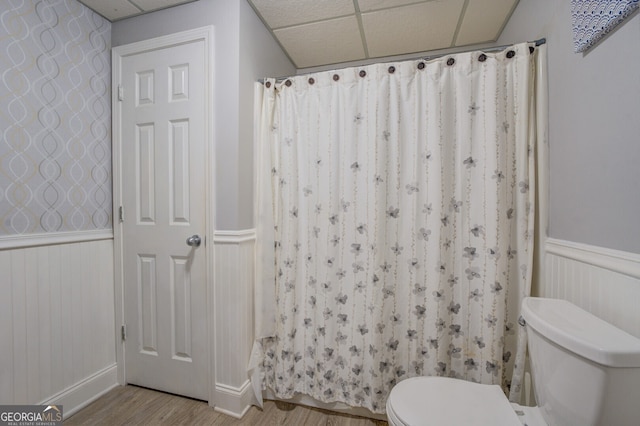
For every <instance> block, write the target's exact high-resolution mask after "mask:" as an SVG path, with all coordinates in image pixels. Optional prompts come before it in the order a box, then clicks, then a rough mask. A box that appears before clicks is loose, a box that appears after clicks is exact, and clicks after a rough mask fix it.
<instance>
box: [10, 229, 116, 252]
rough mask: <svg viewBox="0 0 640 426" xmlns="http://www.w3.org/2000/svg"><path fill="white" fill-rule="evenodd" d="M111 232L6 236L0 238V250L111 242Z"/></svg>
mask: <svg viewBox="0 0 640 426" xmlns="http://www.w3.org/2000/svg"><path fill="white" fill-rule="evenodd" d="M112 239H113V230H111V229H98V230H94V231H73V232H52V233H49V234H31V235H7V236H3V237H0V250H9V249H17V248H27V247H38V246H51V245H56V244H70V243H82V242H87V241H100V240H112Z"/></svg>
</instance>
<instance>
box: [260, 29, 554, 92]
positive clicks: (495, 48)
mask: <svg viewBox="0 0 640 426" xmlns="http://www.w3.org/2000/svg"><path fill="white" fill-rule="evenodd" d="M546 42H547V39H546V38H540V39H538V40H535V41H531V42H529V43H535V45H536V47H538V46H541V45H543V44H546ZM511 46H513V44H505V45H502V46H493V47H487V48H486V49H478V48H475V49H468V50H461V51H459V52H452V53H437V54H435V55H429V56H417V57H414V58H406V59H401V60H400V61H399V62H401V61H416V60H418V59H422V60H424V61H429V60H431V59H436V58H441V57H443V56H447V55H456V54H458V53H467V52H474V51H476V50H477V51H479V52H500V51H502V50H504V49H506V48H507V47H511ZM353 66H357V65H353ZM353 66H348V67H343V68H335V69H333V70H331V71H337V70H340V69H344V68H351V67H353ZM316 72H318V71H313V72H308V73H304V74H296V75H293V76H288V77H277V78H276V79H275V80H276V83H280V82H282V81H285V80H286V79H288V78H293V77H299V76H302V75H309V74H315V73H316ZM265 80H266V78H261V79H259V80H258V83H263V84H264V82H265Z"/></svg>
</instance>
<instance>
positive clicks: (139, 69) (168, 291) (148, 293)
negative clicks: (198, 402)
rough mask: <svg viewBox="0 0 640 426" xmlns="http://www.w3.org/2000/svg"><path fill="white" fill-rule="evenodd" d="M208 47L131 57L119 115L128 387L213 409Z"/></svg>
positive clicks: (199, 44)
mask: <svg viewBox="0 0 640 426" xmlns="http://www.w3.org/2000/svg"><path fill="white" fill-rule="evenodd" d="M204 44H205V43H204V42H203V41H202V40H200V41H193V42H190V43H186V44H181V45H178V46H173V47H164V48H158V49H155V50H150V51H146V52H144V53H138V54H134V55H130V56H125V57H123V58H122V61H121V67H120V70H121V81H120V86H121V88H122V89H121V91H120V92H119V97H120V99H121V101H120V102H121V105H120V107H121V108H120V109H119V111H120V113H121V116H120V123H121V124H120V134H121V177H122V178H121V198H122V204H123V213H124V214H123V222H122V224H121V225H122V256H123V257H122V268H123V279H124V281H123V287H124V291H123V297H124V301H123V310H124V314H123V315H124V319H125V324H126V341H125V343H124V345H125V350H124V352H125V376H126V377H125V379H126V382H127V383H132V384H136V385H141V386H145V387H149V388H153V389H158V390H162V391H166V392H171V393H176V394H180V395H185V396H189V397H192V398H198V399H203V400H207V399H208V391H207V383H208V382H207V380H208V379H207V378H208V375H209V374H208V368H207V366H208V360H207V357H208V350H207V345H208V340H207V334H206V333H207V323H206V321H207V302H206V301H207V290H206V288H207V286H206V260H205V247H204V244H205V241H204V236H205V233H206V230H205V226H206V223H205V220H206V199H207V198H206V194H205V188H206V184H205V183H206V182H205V178H206V158H207V156H206V152H207V151H206V134H207V132H206V126H207V123H206V120H207V117H206V116H205V111H206V110H207V109H206V105H205V102H206V96H205V87H207V84H206V75H205V74H206V68H205V63H206V62H205V55H206V51H205V46H204ZM198 239H200V244H198Z"/></svg>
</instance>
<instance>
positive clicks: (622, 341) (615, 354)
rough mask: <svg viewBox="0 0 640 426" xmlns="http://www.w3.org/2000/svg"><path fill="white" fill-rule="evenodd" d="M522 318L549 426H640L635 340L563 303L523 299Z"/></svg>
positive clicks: (639, 353) (639, 345)
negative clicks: (524, 322)
mask: <svg viewBox="0 0 640 426" xmlns="http://www.w3.org/2000/svg"><path fill="white" fill-rule="evenodd" d="M522 316H523V318H524V319H525V321H526V325H527V338H528V343H529V357H530V362H531V371H532V374H533V385H534V390H535V395H536V400H537V402H538V407H539V408H540V411H541V413H542V416H543V417H544V419H545V420H546V422H547V423H548V424H549V425H557V426H565V425H567V426H568V425H571V426H573V425H635V426H637V425H639V424H640V339H638V338H636V337H633V336H631V335H630V334H627V333H625V332H624V331H622V330H620V329H619V328H616V327H615V326H613V325H611V324H609V323H607V322H605V321H603V320H601V319H600V318H598V317H596V316H594V315H592V314H590V313H588V312H586V311H584V310H582V309H580V308H579V307H577V306H575V305H573V304H572V303H570V302H568V301H566V300H557V299H544V298H536V297H528V298H525V299H524V301H523V303H522Z"/></svg>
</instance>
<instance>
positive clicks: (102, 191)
mask: <svg viewBox="0 0 640 426" xmlns="http://www.w3.org/2000/svg"><path fill="white" fill-rule="evenodd" d="M110 48H111V24H110V23H109V22H108V21H107V20H105V19H104V18H102V17H101V16H99V15H97V14H96V13H95V12H92V11H91V10H89V9H88V8H86V7H85V6H84V5H82V4H80V3H79V2H77V1H76V0H42V1H38V0H3V2H2V8H0V74H1V79H0V134H1V136H2V143H1V144H0V238H1V237H2V236H3V235H4V236H7V235H20V234H40V233H53V232H70V231H87V230H96V229H110V228H111V198H112V195H111V132H110V128H111V106H110V96H111V95H110V92H111V65H110Z"/></svg>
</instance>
